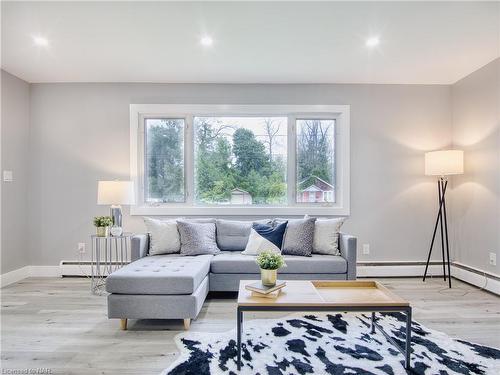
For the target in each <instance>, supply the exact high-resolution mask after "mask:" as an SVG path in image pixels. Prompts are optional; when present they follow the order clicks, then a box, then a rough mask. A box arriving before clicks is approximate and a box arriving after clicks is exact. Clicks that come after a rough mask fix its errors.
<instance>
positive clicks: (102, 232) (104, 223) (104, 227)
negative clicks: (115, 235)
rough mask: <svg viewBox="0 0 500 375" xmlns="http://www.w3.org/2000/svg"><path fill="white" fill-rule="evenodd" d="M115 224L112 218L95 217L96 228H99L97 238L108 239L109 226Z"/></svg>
mask: <svg viewBox="0 0 500 375" xmlns="http://www.w3.org/2000/svg"><path fill="white" fill-rule="evenodd" d="M111 224H113V219H112V218H111V216H96V217H94V226H95V227H96V228H97V236H99V237H107V236H108V235H109V226H110V225H111Z"/></svg>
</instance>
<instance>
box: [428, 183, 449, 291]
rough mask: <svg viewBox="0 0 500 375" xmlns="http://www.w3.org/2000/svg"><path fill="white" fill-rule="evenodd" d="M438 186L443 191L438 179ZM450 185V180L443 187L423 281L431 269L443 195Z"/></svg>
mask: <svg viewBox="0 0 500 375" xmlns="http://www.w3.org/2000/svg"><path fill="white" fill-rule="evenodd" d="M438 184H439V185H438V187H439V191H440V192H441V185H440V183H439V181H438ZM447 185H448V182H446V183H445V184H444V186H443V189H442V195H441V199H440V201H439V211H438V214H437V217H436V223H435V224H434V232H433V233H432V240H431V246H430V247H429V255H428V256H427V262H426V263H425V271H424V277H423V279H422V281H425V278H426V277H427V271H428V269H429V262H430V260H431V254H432V248H433V246H434V241H435V239H436V232H437V228H438V224H439V222H440V219H441V210H442V207H443V197H444V194H445V192H446V187H447Z"/></svg>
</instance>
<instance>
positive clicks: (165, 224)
mask: <svg viewBox="0 0 500 375" xmlns="http://www.w3.org/2000/svg"><path fill="white" fill-rule="evenodd" d="M144 224H146V230H147V232H148V233H149V244H150V245H149V254H150V255H159V254H174V253H178V252H179V251H180V250H181V239H180V236H179V231H178V230H177V222H176V221H175V220H157V219H151V218H149V217H145V218H144Z"/></svg>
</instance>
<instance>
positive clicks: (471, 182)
mask: <svg viewBox="0 0 500 375" xmlns="http://www.w3.org/2000/svg"><path fill="white" fill-rule="evenodd" d="M499 111H500V59H497V60H495V61H493V62H491V63H490V64H488V65H486V66H485V67H483V68H481V69H479V70H477V71H475V72H474V73H472V74H470V75H469V76H467V77H465V78H463V79H462V80H460V81H459V82H457V83H456V84H454V85H453V86H452V113H453V144H454V145H455V146H456V147H457V148H461V149H463V150H464V151H465V174H464V175H462V176H456V177H454V179H453V192H452V204H453V211H452V212H453V215H452V223H453V247H454V249H455V258H456V260H457V261H459V262H462V263H465V264H467V265H469V266H473V267H477V268H480V269H484V270H486V271H490V272H494V273H496V274H500V263H498V262H500V257H499V258H498V262H497V266H496V267H495V266H491V265H490V264H489V253H490V252H495V253H496V254H497V257H498V255H500V120H499V119H500V116H499Z"/></svg>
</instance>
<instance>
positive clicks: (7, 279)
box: [0, 266, 30, 288]
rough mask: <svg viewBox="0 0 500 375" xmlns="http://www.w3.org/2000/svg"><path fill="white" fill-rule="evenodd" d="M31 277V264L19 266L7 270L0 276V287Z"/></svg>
mask: <svg viewBox="0 0 500 375" xmlns="http://www.w3.org/2000/svg"><path fill="white" fill-rule="evenodd" d="M27 277H30V266H25V267H21V268H18V269H17V270H14V271H10V272H6V273H4V274H2V275H1V276H0V288H3V287H4V286H7V285H10V284H14V283H17V282H18V281H21V280H23V279H26V278H27Z"/></svg>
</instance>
